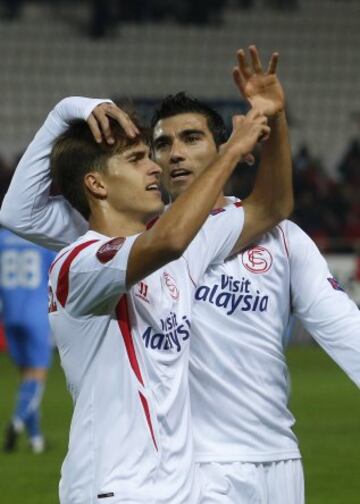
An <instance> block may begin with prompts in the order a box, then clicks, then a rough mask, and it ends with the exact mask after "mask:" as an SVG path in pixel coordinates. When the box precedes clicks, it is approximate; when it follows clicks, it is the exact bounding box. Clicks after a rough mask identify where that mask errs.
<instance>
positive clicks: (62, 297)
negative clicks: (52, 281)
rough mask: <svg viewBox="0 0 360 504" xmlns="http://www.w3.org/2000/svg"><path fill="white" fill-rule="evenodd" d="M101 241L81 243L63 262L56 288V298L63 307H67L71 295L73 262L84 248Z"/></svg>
mask: <svg viewBox="0 0 360 504" xmlns="http://www.w3.org/2000/svg"><path fill="white" fill-rule="evenodd" d="M97 241H99V240H90V241H87V242H84V243H81V244H80V245H78V246H77V247H75V248H73V249H72V251H71V252H70V254H69V255H68V256H67V258H66V259H65V261H64V262H63V264H62V266H61V268H60V272H59V278H58V283H57V288H56V297H57V299H58V301H59V303H60V304H61V306H62V307H64V306H65V304H66V301H67V298H68V295H69V272H70V266H71V263H72V262H73V260H74V259H75V258H76V257H77V256H78V255H79V254H80V252H81V251H82V250H84V248H86V247H88V246H89V245H92V244H93V243H95V242H97Z"/></svg>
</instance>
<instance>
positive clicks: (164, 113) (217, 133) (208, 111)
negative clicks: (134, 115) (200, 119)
mask: <svg viewBox="0 0 360 504" xmlns="http://www.w3.org/2000/svg"><path fill="white" fill-rule="evenodd" d="M187 113H193V114H201V115H202V116H204V117H205V118H206V122H207V126H208V128H209V130H210V131H211V134H212V136H213V138H214V141H215V144H216V146H217V147H219V145H221V144H223V143H224V142H226V140H227V139H228V134H227V130H226V126H225V122H224V119H223V118H222V117H221V115H220V114H219V113H218V112H216V110H214V109H212V108H211V107H209V105H207V104H206V103H204V102H202V101H200V100H197V99H196V98H193V97H192V96H189V95H188V94H186V93H185V92H184V91H181V92H180V93H176V94H175V95H169V96H167V97H166V98H164V100H162V102H161V103H160V105H159V107H158V108H157V109H156V110H155V112H154V114H153V116H152V118H151V127H152V128H154V127H155V125H156V123H157V122H158V121H160V119H166V118H167V117H172V116H175V115H178V114H187Z"/></svg>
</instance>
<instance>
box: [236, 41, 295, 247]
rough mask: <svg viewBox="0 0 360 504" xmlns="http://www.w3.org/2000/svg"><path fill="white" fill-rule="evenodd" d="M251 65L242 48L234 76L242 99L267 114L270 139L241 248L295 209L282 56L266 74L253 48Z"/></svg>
mask: <svg viewBox="0 0 360 504" xmlns="http://www.w3.org/2000/svg"><path fill="white" fill-rule="evenodd" d="M249 52H250V59H251V63H250V62H249V61H248V60H247V58H246V55H245V52H244V51H243V50H242V49H241V50H240V51H238V53H237V57H238V65H237V66H236V67H235V68H234V70H233V77H234V81H235V84H236V85H237V87H238V89H239V91H240V93H241V94H242V96H243V97H244V98H245V99H246V100H247V101H248V102H249V104H250V105H251V106H252V107H253V108H256V109H257V110H259V112H260V113H262V114H264V115H266V116H267V117H268V119H269V126H270V128H271V133H270V137H269V139H268V140H267V142H264V144H263V145H262V149H261V161H260V165H259V169H258V173H257V177H256V182H255V186H254V190H253V192H252V193H251V195H250V196H249V197H248V198H246V199H245V200H244V202H243V203H244V210H245V225H246V227H244V231H243V233H242V235H241V239H240V242H239V243H238V246H240V248H241V246H242V245H243V243H244V242H246V241H251V240H256V238H257V237H258V236H260V235H261V234H263V233H264V232H266V231H268V230H269V229H271V228H272V227H273V226H275V225H276V224H278V222H279V221H281V220H283V219H285V218H286V217H288V216H289V215H290V213H291V212H292V210H293V205H294V203H293V188H292V158H291V150H290V143H289V137H288V127H287V121H286V115H285V96H284V91H283V89H282V86H281V84H280V81H279V79H278V77H277V75H276V67H277V63H278V54H277V53H273V55H272V57H271V59H270V62H269V66H268V70H267V71H264V70H263V68H262V64H261V61H260V58H259V54H258V51H257V49H256V47H255V46H250V47H249Z"/></svg>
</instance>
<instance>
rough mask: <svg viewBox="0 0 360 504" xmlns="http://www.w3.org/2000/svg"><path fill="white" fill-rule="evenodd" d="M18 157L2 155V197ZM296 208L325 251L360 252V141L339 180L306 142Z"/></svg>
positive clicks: (297, 159)
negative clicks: (11, 158)
mask: <svg viewBox="0 0 360 504" xmlns="http://www.w3.org/2000/svg"><path fill="white" fill-rule="evenodd" d="M16 163H17V160H15V161H14V164H13V165H9V164H8V163H6V162H5V161H4V160H3V159H1V158H0V201H2V198H3V196H4V194H5V192H6V189H7V186H8V184H9V183H10V180H11V176H12V173H13V170H14V165H16ZM293 166H294V188H295V212H294V214H293V216H292V219H293V220H294V221H295V222H297V224H299V226H300V227H301V228H302V229H304V231H306V232H307V233H308V234H309V235H310V236H311V237H312V238H313V239H314V240H315V241H316V243H317V245H318V246H319V248H320V249H321V250H322V251H323V252H352V251H355V252H359V253H360V198H359V194H360V141H359V140H353V141H352V142H351V143H350V144H349V146H348V148H347V150H346V152H345V155H344V157H343V159H342V160H341V161H340V163H339V166H338V174H337V175H338V177H337V179H336V180H335V179H334V178H333V177H331V176H330V175H329V174H328V171H327V170H326V169H325V167H324V166H323V164H322V162H321V161H320V160H319V159H317V158H315V157H314V156H312V154H311V152H309V150H308V149H307V147H306V146H304V147H301V148H300V149H299V151H298V152H297V153H295V155H294V160H293ZM253 179H254V169H253V167H248V168H247V167H246V166H241V167H239V169H238V170H237V171H236V173H235V175H234V177H233V178H232V180H231V182H230V185H229V187H228V193H229V194H230V193H231V194H235V195H237V196H239V197H245V196H246V195H247V194H248V193H249V191H250V190H251V185H252V181H253Z"/></svg>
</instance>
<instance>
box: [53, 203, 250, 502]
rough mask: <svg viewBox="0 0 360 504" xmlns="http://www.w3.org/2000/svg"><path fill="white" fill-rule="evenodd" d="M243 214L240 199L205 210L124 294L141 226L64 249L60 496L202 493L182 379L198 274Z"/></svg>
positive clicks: (57, 297)
mask: <svg viewBox="0 0 360 504" xmlns="http://www.w3.org/2000/svg"><path fill="white" fill-rule="evenodd" d="M234 221H236V223H235V222H234ZM242 225H243V211H242V209H241V208H238V207H236V206H235V205H233V206H232V207H231V208H228V209H227V211H226V212H225V213H221V214H218V215H214V216H211V217H209V219H208V220H207V222H206V223H205V225H204V226H203V228H202V229H201V231H200V232H199V234H198V235H197V236H196V238H195V239H194V240H193V241H192V243H191V244H190V246H189V247H188V249H187V250H186V252H185V254H184V256H183V257H182V258H181V259H179V260H177V261H173V262H171V263H169V264H168V265H167V266H165V267H163V268H161V269H160V270H158V271H156V272H155V273H153V274H152V275H150V276H149V277H147V278H146V279H144V280H143V281H141V282H139V283H138V284H137V285H135V286H134V287H132V288H131V289H130V290H129V292H127V293H126V288H125V275H126V265H127V259H128V255H129V252H130V250H131V246H132V244H133V242H134V240H135V238H136V237H128V238H126V239H124V238H113V239H109V238H108V237H105V236H103V235H100V234H98V233H95V232H93V231H88V232H87V233H86V234H85V235H84V236H83V237H81V238H80V239H79V240H78V241H77V242H75V243H74V244H72V245H70V246H69V247H67V248H66V249H65V250H63V251H61V252H60V254H59V256H58V258H57V259H56V260H55V262H54V266H53V268H52V270H51V274H50V288H51V293H52V301H51V303H50V309H51V324H52V329H53V333H54V338H55V341H56V344H57V346H58V348H59V352H60V356H61V362H62V366H63V368H64V371H65V375H66V379H67V383H68V388H69V390H70V392H71V394H72V397H73V400H74V404H75V408H74V415H73V419H72V424H71V431H70V441H69V450H68V454H67V456H66V459H65V462H64V464H63V467H62V479H61V485H60V496H61V501H62V502H64V503H74V504H75V503H78V502H79V503H84V504H85V503H88V502H97V500H96V499H99V498H100V499H101V498H108V499H109V501H108V500H107V501H106V502H114V503H115V502H116V503H118V502H129V503H130V502H134V503H137V502H145V501H147V502H154V503H155V502H156V503H164V504H165V503H170V502H171V503H174V504H175V503H184V504H190V503H196V502H197V499H198V494H199V489H198V480H197V478H196V477H195V473H194V470H195V469H194V453H193V442H192V425H191V418H190V398H189V388H188V359H189V347H190V327H191V307H192V302H193V295H194V284H195V283H196V282H198V280H199V278H200V277H201V276H202V275H203V273H204V271H205V269H206V268H207V266H208V265H209V263H213V262H214V263H220V262H222V261H223V260H224V258H225V257H227V256H228V255H229V253H230V252H231V250H232V248H233V246H234V244H235V241H236V239H237V238H238V236H239V234H240V232H241V229H242ZM111 499H112V500H111Z"/></svg>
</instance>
